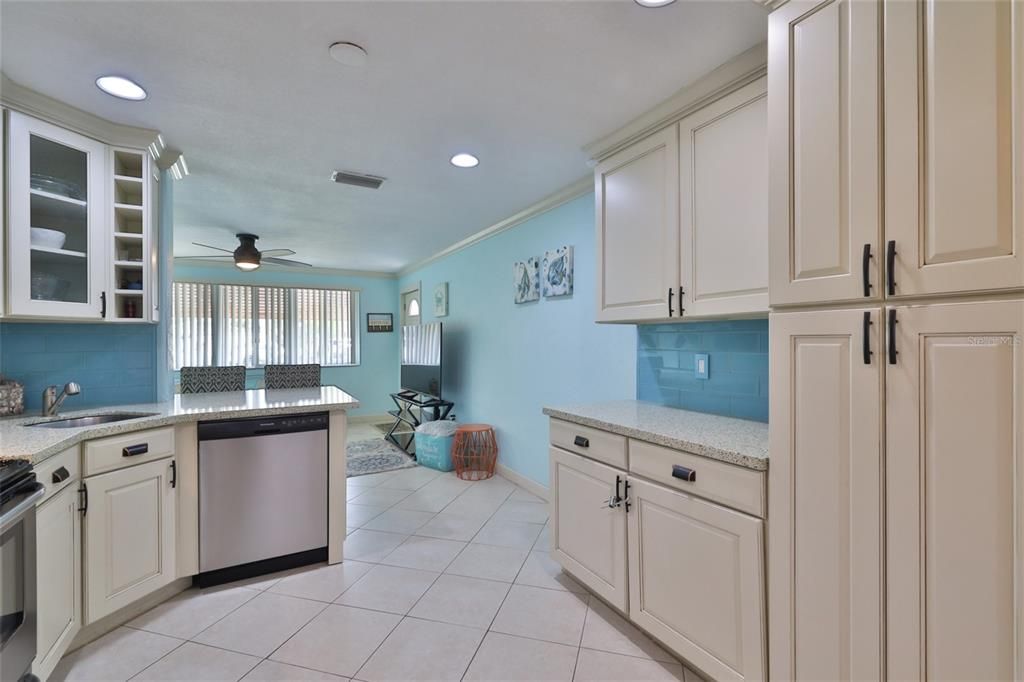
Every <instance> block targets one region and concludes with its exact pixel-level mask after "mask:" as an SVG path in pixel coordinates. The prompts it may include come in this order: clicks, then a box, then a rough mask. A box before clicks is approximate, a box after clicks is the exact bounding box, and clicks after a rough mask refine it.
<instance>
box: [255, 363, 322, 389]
mask: <svg viewBox="0 0 1024 682" xmlns="http://www.w3.org/2000/svg"><path fill="white" fill-rule="evenodd" d="M263 385H264V386H265V387H266V388H320V365H267V366H266V368H265V369H264V374H263Z"/></svg>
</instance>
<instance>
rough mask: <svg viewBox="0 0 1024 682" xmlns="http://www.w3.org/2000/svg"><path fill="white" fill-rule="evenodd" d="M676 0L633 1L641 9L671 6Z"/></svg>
mask: <svg viewBox="0 0 1024 682" xmlns="http://www.w3.org/2000/svg"><path fill="white" fill-rule="evenodd" d="M675 1H676V0H635V2H636V4H638V5H640V6H641V7H664V6H665V5H671V4H672V3H673V2H675Z"/></svg>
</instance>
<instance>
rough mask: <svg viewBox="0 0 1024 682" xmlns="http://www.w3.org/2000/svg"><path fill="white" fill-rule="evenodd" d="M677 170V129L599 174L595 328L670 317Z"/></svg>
mask: <svg viewBox="0 0 1024 682" xmlns="http://www.w3.org/2000/svg"><path fill="white" fill-rule="evenodd" d="M678 163H679V143H678V140H677V133H676V128H675V127H674V126H673V127H670V128H667V129H666V130H663V131H661V132H659V133H655V134H654V135H652V136H650V137H649V138H647V139H645V140H642V141H641V142H638V143H637V144H635V145H633V146H632V147H629V148H628V149H625V150H623V151H621V152H619V153H618V154H615V155H614V156H611V157H609V158H608V159H605V160H604V161H602V162H601V163H600V164H598V166H597V168H596V169H595V171H594V183H595V186H594V192H595V197H596V201H597V259H598V264H597V272H598V287H597V296H598V301H597V320H598V322H624V321H630V320H649V319H661V318H667V317H668V316H669V307H668V291H669V289H672V290H673V294H674V293H675V288H676V287H678V286H679V258H678V253H679V213H678V211H679V203H678V202H679V169H678V165H677V164H678ZM673 305H674V308H675V310H676V311H678V310H679V306H678V303H677V302H675V301H673Z"/></svg>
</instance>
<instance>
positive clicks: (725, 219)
mask: <svg viewBox="0 0 1024 682" xmlns="http://www.w3.org/2000/svg"><path fill="white" fill-rule="evenodd" d="M766 93H767V82H766V80H765V79H761V80H758V81H756V82H754V83H751V84H750V85H747V86H745V87H743V88H741V89H740V90H738V91H736V92H734V93H732V94H730V95H727V96H725V97H723V98H722V99H720V100H718V101H717V102H714V103H713V104H709V105H708V106H706V107H704V108H703V109H701V110H700V111H698V112H696V113H694V114H692V115H691V116H688V117H686V118H685V119H683V120H682V121H680V123H679V183H680V192H679V220H680V227H681V235H682V239H681V250H680V255H679V259H680V263H681V264H682V281H683V288H684V290H685V294H684V297H683V299H682V300H683V303H682V307H683V308H684V309H685V314H686V316H687V317H690V316H705V315H730V314H733V315H734V314H739V313H759V312H762V313H766V312H767V311H768V151H767V145H768V131H767V127H768V115H767V99H766Z"/></svg>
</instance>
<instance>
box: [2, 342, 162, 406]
mask: <svg viewBox="0 0 1024 682" xmlns="http://www.w3.org/2000/svg"><path fill="white" fill-rule="evenodd" d="M155 349H156V325H128V324H56V323H54V324H51V323H34V322H32V323H28V322H4V323H2V324H0V374H2V375H4V376H5V377H8V378H11V379H16V380H18V381H20V382H22V383H23V384H24V385H25V408H26V409H27V410H38V409H39V408H40V406H41V405H42V394H43V389H45V388H46V387H47V386H51V385H56V386H63V385H64V384H66V383H67V382H69V381H77V382H78V383H79V384H81V385H82V393H81V394H80V395H77V396H74V397H72V398H68V401H67V402H66V403H64V405H65V408H64V409H66V410H74V409H78V408H82V407H96V406H100V405H119V404H127V403H148V402H153V400H155V399H156V350H155Z"/></svg>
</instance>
